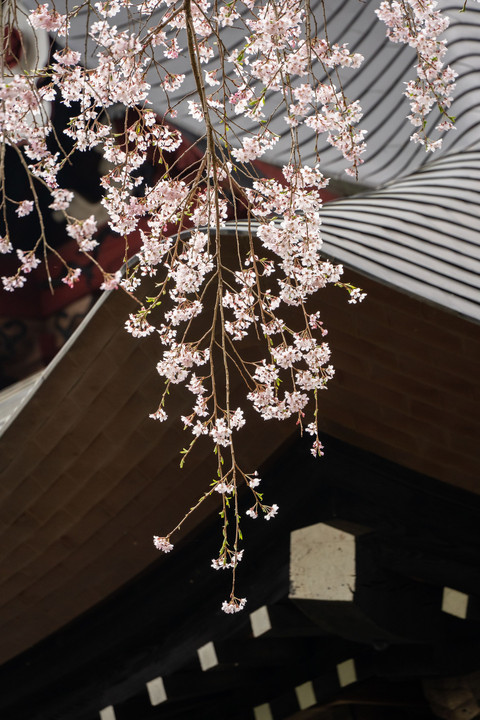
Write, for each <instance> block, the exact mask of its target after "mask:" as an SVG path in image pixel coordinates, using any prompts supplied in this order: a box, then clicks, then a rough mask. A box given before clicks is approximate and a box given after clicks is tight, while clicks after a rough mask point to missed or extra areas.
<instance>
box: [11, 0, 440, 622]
mask: <svg viewBox="0 0 480 720" xmlns="http://www.w3.org/2000/svg"><path fill="white" fill-rule="evenodd" d="M321 4H322V5H323V3H321ZM4 7H8V8H9V11H11V15H12V17H13V16H14V13H15V4H14V1H13V0H7V2H6V3H4ZM434 7H435V3H434V2H432V1H431V0H405V1H401V2H396V1H395V0H392V1H391V2H388V1H387V2H383V3H382V4H381V6H380V9H379V10H378V15H379V18H380V19H381V20H383V21H384V22H386V24H387V26H388V34H389V37H390V38H391V39H392V40H394V41H397V42H399V41H401V42H407V43H409V44H410V45H412V46H413V47H414V48H415V50H416V51H417V53H418V57H419V64H418V67H417V72H418V77H417V80H416V81H414V82H412V83H410V84H409V86H408V88H407V94H408V96H409V97H410V98H411V99H412V115H411V120H412V122H414V124H415V125H416V126H418V127H419V128H420V133H424V131H425V124H426V120H425V118H426V115H427V113H428V112H429V111H430V110H431V108H432V107H433V104H434V103H437V104H438V105H439V107H440V108H441V110H442V112H443V113H444V114H445V115H446V111H447V109H448V107H449V105H450V101H451V97H450V93H451V90H452V89H453V79H454V73H453V71H451V70H450V69H449V68H444V65H443V58H444V54H445V43H444V42H443V41H440V40H438V39H437V38H438V34H439V33H441V32H443V30H444V29H445V27H446V21H445V19H444V18H442V17H441V16H440V14H439V13H438V12H437V11H435V10H434ZM82 17H83V18H84V19H85V22H86V25H85V43H86V45H87V48H88V52H87V55H86V57H84V56H83V55H82V52H81V50H80V49H72V47H74V43H73V42H70V34H72V37H73V35H74V32H73V29H72V28H74V27H77V28H78V23H79V22H81V19H82ZM29 22H30V24H31V27H32V29H33V30H35V31H37V32H48V33H50V34H51V36H52V38H54V39H56V40H57V43H58V45H57V49H56V51H55V52H53V54H52V57H51V60H50V63H49V65H48V66H47V67H45V68H37V69H36V70H31V69H30V70H29V72H25V73H22V72H14V71H13V70H11V69H10V65H9V68H8V69H6V74H5V76H4V77H3V78H2V80H1V81H0V101H1V102H0V140H1V147H2V152H3V153H4V152H5V148H6V147H7V146H9V147H10V148H11V149H12V150H13V151H14V152H15V153H17V155H18V157H19V159H20V162H21V165H22V167H23V169H24V171H25V173H26V175H27V177H28V178H29V185H30V189H31V196H29V197H26V198H23V199H21V200H12V199H10V198H9V197H8V193H6V192H5V184H4V181H3V180H2V202H3V206H4V208H7V209H8V207H9V205H13V208H14V211H15V213H16V216H17V217H18V218H23V217H25V216H28V215H31V214H32V213H36V214H37V216H38V220H39V228H40V229H39V235H38V238H35V241H34V243H33V245H34V247H33V249H31V250H23V249H22V248H21V247H16V244H15V242H14V239H13V238H12V237H10V234H9V230H8V225H7V224H5V227H3V228H2V230H1V233H2V234H1V236H0V252H1V253H11V252H13V251H15V253H16V255H17V258H18V261H19V266H18V271H17V273H16V274H15V275H12V276H9V277H3V278H2V282H3V285H4V288H5V289H6V290H8V291H13V290H15V289H16V288H18V287H21V286H22V285H23V284H24V283H25V281H26V278H27V276H28V274H29V273H30V272H31V271H32V270H34V269H35V268H36V267H37V266H38V265H39V263H40V257H42V258H45V259H46V261H47V263H48V257H49V254H50V255H51V254H53V255H54V256H55V257H56V258H57V259H59V260H60V261H61V262H62V263H63V265H64V268H65V275H64V277H63V282H64V283H65V284H66V285H68V286H69V287H73V286H74V285H75V283H77V282H78V281H79V279H80V277H81V270H80V269H79V268H72V267H70V266H69V265H68V263H67V262H66V261H65V260H64V259H63V258H62V256H61V253H59V251H58V250H56V249H54V248H52V247H51V246H50V244H49V239H48V237H47V236H46V232H45V229H44V223H43V219H42V214H41V207H40V202H39V192H38V189H39V188H40V187H41V186H43V188H46V189H47V190H48V192H49V193H50V196H51V203H50V205H49V209H50V210H52V211H55V212H57V213H61V214H63V217H64V219H65V223H66V233H67V235H68V236H69V237H71V238H72V239H73V240H74V241H75V242H76V243H77V245H78V249H79V251H80V252H82V253H84V254H85V255H87V257H89V258H91V260H92V262H97V261H96V260H95V258H94V257H93V256H92V252H93V251H94V250H95V249H96V247H97V245H98V243H99V238H98V221H97V218H96V217H95V216H94V215H91V216H90V217H87V218H81V219H80V218H76V217H75V216H74V215H73V214H70V208H71V206H72V203H73V200H74V193H73V192H72V191H71V189H70V188H68V187H64V186H63V185H62V171H63V169H64V167H65V165H66V164H67V163H72V162H73V163H74V162H75V153H78V152H90V151H92V150H93V149H95V151H96V152H98V153H100V154H101V156H102V158H103V161H104V163H103V164H104V167H105V168H106V170H105V171H104V174H103V176H102V178H101V181H100V182H101V187H102V192H103V199H102V205H103V207H104V210H105V211H106V213H107V215H108V225H109V228H110V230H111V231H112V232H114V233H116V235H117V237H118V242H119V243H120V246H121V248H122V250H121V252H119V255H121V256H122V257H129V242H130V239H131V238H132V236H133V234H134V233H135V234H136V235H137V236H138V237H140V239H141V247H140V250H139V252H138V254H137V256H136V260H135V261H134V262H131V263H129V265H128V266H127V267H126V269H125V270H124V271H123V272H121V271H120V269H118V271H114V272H110V273H107V272H105V271H103V270H102V272H103V279H104V282H103V284H102V289H104V290H111V289H115V288H120V289H121V290H123V291H125V292H126V293H128V294H129V295H130V296H131V297H132V298H134V299H135V300H136V302H137V308H138V309H137V311H136V312H132V313H131V314H130V316H129V318H128V320H127V321H126V324H125V327H126V330H127V331H128V332H130V333H131V334H132V336H133V337H135V338H143V337H146V336H152V335H155V336H157V337H158V338H159V340H160V343H161V345H162V346H163V350H162V351H161V354H160V357H159V358H158V363H157V371H158V373H159V375H160V376H161V377H162V378H163V381H164V383H165V389H164V392H163V395H162V396H161V398H160V399H159V404H158V408H157V409H156V410H153V411H152V413H151V415H150V417H151V418H152V419H153V420H156V421H159V422H165V421H166V420H167V419H168V413H169V412H170V407H169V403H168V400H169V396H170V392H171V390H172V389H173V388H174V387H175V386H178V385H183V386H184V387H185V388H186V389H187V391H188V393H189V394H190V396H191V399H192V403H191V407H190V410H189V411H188V412H186V413H185V414H184V415H182V417H181V422H182V423H183V426H184V428H185V431H186V432H187V433H188V434H189V437H190V441H189V442H188V443H187V446H186V447H185V448H184V449H183V450H182V451H181V465H182V466H183V464H184V462H185V461H186V460H187V458H188V456H189V455H190V453H194V448H195V446H196V444H197V443H200V442H209V443H211V447H212V451H213V453H214V457H215V464H216V476H215V478H214V480H213V481H212V482H211V485H210V486H209V487H208V489H206V491H205V493H204V494H203V495H202V497H200V499H199V500H198V501H197V503H196V504H194V506H193V507H192V508H191V509H190V510H189V511H188V512H187V513H186V515H185V516H184V518H182V519H181V520H180V522H179V523H178V524H177V525H176V527H174V528H173V529H172V530H171V531H170V532H168V533H167V534H165V535H164V536H155V537H154V545H155V547H156V548H157V549H159V550H160V551H163V552H166V553H168V552H170V551H171V550H172V549H173V544H172V542H171V537H172V535H173V534H174V533H175V532H177V531H178V530H180V528H181V527H182V526H183V523H184V522H185V520H186V519H187V518H188V517H189V516H190V514H191V513H192V512H194V511H195V510H196V508H198V506H199V505H200V504H201V503H202V502H204V501H205V499H206V498H208V497H211V496H215V497H217V498H218V500H219V502H220V504H221V512H220V515H221V518H222V523H223V528H222V544H221V547H220V551H219V554H218V556H217V557H216V558H214V559H213V560H212V567H213V568H214V569H216V570H219V569H221V570H224V569H228V570H229V571H230V572H231V576H232V585H231V592H230V596H229V599H228V600H226V601H225V602H224V603H223V605H222V610H223V611H224V612H226V613H235V612H238V611H240V610H242V609H243V607H244V606H245V602H246V599H245V598H238V597H237V595H236V587H235V583H236V570H237V566H238V564H239V562H240V561H241V559H242V557H243V548H241V547H240V543H241V540H242V531H241V529H240V520H241V512H243V510H242V508H243V506H244V505H245V510H244V512H245V515H246V516H247V517H248V518H249V519H256V518H258V517H259V516H260V517H263V518H264V519H265V520H267V521H269V520H271V519H272V518H274V517H275V516H276V515H277V513H278V512H280V510H279V508H278V506H277V505H276V504H275V503H272V504H267V503H266V502H265V501H264V498H263V493H262V492H260V491H259V485H260V482H261V480H260V477H259V476H258V474H257V473H256V472H252V471H250V470H245V469H243V466H242V463H241V458H240V453H239V451H238V450H237V447H238V442H237V439H236V438H237V433H239V432H241V430H242V428H243V427H244V426H245V423H246V412H245V408H246V405H247V404H251V405H253V408H254V409H255V410H256V412H257V413H258V414H259V416H260V417H261V418H262V419H263V420H284V419H287V418H292V417H293V418H294V419H295V420H296V422H297V425H298V426H299V427H300V429H301V431H302V432H305V433H306V434H307V435H309V436H311V438H312V442H313V444H312V446H311V452H312V454H313V455H314V456H315V457H320V456H321V455H323V446H322V443H321V441H320V439H319V433H318V420H319V417H320V413H321V404H320V392H321V391H323V390H325V389H326V387H327V384H328V382H329V380H331V378H332V377H333V375H334V368H333V366H332V364H331V357H330V355H331V354H330V349H329V346H328V343H327V342H326V339H325V338H326V335H327V330H326V328H325V327H324V326H323V322H322V320H321V319H320V318H321V316H320V311H319V310H318V304H317V300H316V293H317V292H318V290H321V289H322V288H325V287H326V286H328V285H334V286H338V287H341V288H343V289H344V290H346V291H347V293H348V299H349V302H350V303H356V302H359V301H361V300H363V298H364V293H363V292H362V291H361V290H360V289H359V288H355V287H354V286H352V285H350V284H349V283H348V282H345V281H344V280H343V268H342V267H341V266H339V265H333V264H332V263H330V262H329V261H328V260H326V259H325V258H323V257H322V255H321V250H322V237H321V205H322V197H321V193H322V190H323V188H325V187H326V185H327V183H328V180H327V179H326V178H325V177H324V176H323V174H322V172H321V169H320V165H313V166H307V165H305V164H304V163H303V162H302V158H301V152H300V143H299V132H302V133H310V134H311V138H312V139H311V143H312V145H314V146H315V147H316V146H317V138H318V137H319V136H322V137H323V136H324V137H325V138H326V140H327V142H328V143H330V144H331V145H332V146H333V147H335V148H336V149H337V150H338V151H339V152H340V153H341V155H342V156H343V158H344V159H345V164H346V172H347V173H349V174H350V175H353V176H357V175H358V170H359V167H360V165H361V163H362V162H363V159H362V155H363V153H364V151H365V147H366V146H365V142H364V136H365V130H364V129H361V128H359V125H358V124H359V122H360V121H361V119H362V110H361V107H360V104H359V102H358V100H356V99H349V98H347V97H346V95H345V93H344V91H343V86H342V81H341V75H342V73H351V72H354V71H355V69H357V68H358V67H359V66H360V65H361V63H362V61H363V58H362V56H361V55H360V54H359V53H357V52H352V51H351V50H350V49H349V48H348V46H347V45H346V44H332V43H330V42H329V40H328V35H327V31H326V28H324V29H323V33H322V34H321V35H320V34H318V35H317V34H313V32H312V28H315V27H316V23H317V20H316V18H315V16H314V14H312V10H311V7H310V5H309V4H308V3H306V2H304V1H303V0H233V1H232V2H228V3H226V2H225V3H214V4H213V3H211V2H209V0H142V2H132V0H108V1H106V2H96V3H92V4H90V3H88V2H85V3H83V4H80V5H78V6H75V7H74V8H73V10H71V11H70V12H67V13H66V14H61V13H59V12H58V11H57V10H56V9H55V8H54V7H53V6H51V5H49V4H48V3H44V4H39V5H38V7H37V8H36V9H34V10H33V11H32V12H31V13H30V15H29ZM85 43H83V45H82V47H85ZM180 61H181V63H180V65H179V64H178V63H179V62H180ZM179 67H180V70H182V71H181V72H179ZM187 76H189V77H190V78H191V79H192V80H191V81H193V83H194V86H193V87H194V91H193V92H192V91H191V88H190V89H189V87H188V82H187ZM152 77H154V78H155V81H156V82H157V83H160V87H161V90H162V92H163V93H164V101H163V103H162V115H159V114H157V113H156V112H155V111H154V108H153V107H152V106H151V105H150V100H149V97H150V95H149V93H150V89H151V88H150V82H151V80H150V78H152ZM54 103H60V104H63V106H65V107H66V108H69V113H70V120H69V123H68V125H67V127H66V128H65V129H64V131H63V132H64V134H65V136H66V139H68V142H69V143H70V145H71V146H72V149H71V150H69V151H68V152H67V151H64V149H63V146H62V138H59V139H57V137H56V132H57V131H56V130H55V131H54V127H53V124H52V114H51V108H52V105H53V104H54ZM157 110H158V108H157ZM182 113H183V114H187V113H188V114H190V115H191V116H192V117H193V118H194V119H196V120H197V121H198V128H199V130H198V147H201V148H202V152H198V153H197V155H195V156H194V159H192V158H191V157H190V156H189V157H188V158H187V154H186V152H185V151H184V149H182V148H183V145H182V142H183V138H182V135H181V133H180V132H179V130H178V129H176V128H175V127H174V126H173V125H172V122H174V121H175V118H176V117H181V114H182ZM119 116H120V121H119V120H118V117H119ZM279 118H280V122H281V123H283V125H282V127H283V129H284V130H286V132H287V133H288V134H289V136H290V139H291V156H290V157H291V160H290V162H289V164H288V165H287V166H285V167H284V168H283V177H282V179H281V181H279V180H273V179H268V178H267V179H266V178H262V177H260V175H259V173H258V171H257V170H256V169H255V165H254V163H255V161H256V160H258V159H259V158H261V157H262V156H264V155H267V156H268V153H271V152H272V151H273V152H274V150H275V147H276V145H277V143H278V142H279V133H280V132H281V130H280V126H279V125H278V119H279ZM282 118H283V119H282ZM449 123H450V120H449V119H448V116H447V125H449ZM447 125H445V124H443V125H442V126H440V127H441V129H445V127H446V126H447ZM414 139H416V140H417V141H419V142H424V143H425V146H426V148H427V149H429V150H434V149H435V148H436V147H437V146H438V143H436V142H431V141H428V140H427V139H426V136H421V135H420V134H419V135H418V136H417V137H416V138H414ZM2 157H3V155H2ZM318 161H319V162H320V157H318ZM252 163H253V164H252ZM2 166H3V161H2ZM149 168H150V171H148V169H149ZM152 168H153V170H152ZM232 228H233V230H232ZM100 269H101V268H100ZM251 339H255V342H254V343H252V342H251V341H250V340H251ZM252 345H254V346H255V347H256V348H257V349H256V351H255V353H254V354H252ZM239 383H240V384H242V383H243V387H244V391H243V395H241V394H239V393H238V392H237V391H236V392H235V398H234V397H233V390H232V388H233V386H234V384H235V387H238V384H239ZM242 485H243V487H244V488H245V492H244V493H243V494H242V495H239V490H240V487H241V486H242ZM245 501H246V502H245Z"/></svg>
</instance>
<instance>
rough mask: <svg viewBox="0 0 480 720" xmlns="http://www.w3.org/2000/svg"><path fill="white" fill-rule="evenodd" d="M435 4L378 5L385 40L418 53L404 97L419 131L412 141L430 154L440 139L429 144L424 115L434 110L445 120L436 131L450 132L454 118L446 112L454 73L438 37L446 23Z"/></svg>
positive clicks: (405, 0) (392, 1)
mask: <svg viewBox="0 0 480 720" xmlns="http://www.w3.org/2000/svg"><path fill="white" fill-rule="evenodd" d="M436 6H437V2H435V0H401V1H399V0H385V1H384V2H382V3H381V5H380V7H379V8H378V10H376V13H377V16H378V18H379V19H380V20H382V21H383V22H384V23H385V24H386V25H387V28H388V29H387V36H388V38H389V39H390V40H391V41H392V42H395V43H405V44H407V45H410V46H411V47H413V48H414V49H415V51H416V53H417V57H418V64H417V66H416V70H417V77H416V78H415V80H411V81H410V82H409V83H408V84H407V87H406V90H405V95H406V96H407V97H408V98H409V100H410V109H411V114H410V115H409V116H408V119H409V120H410V122H411V123H412V125H414V126H415V127H418V128H419V130H418V131H417V132H414V133H413V134H412V136H411V138H410V139H411V140H412V141H413V142H416V143H420V144H421V145H424V146H425V149H426V150H427V151H430V152H433V151H434V150H437V149H438V148H440V147H441V145H442V139H441V138H440V139H438V140H431V139H430V138H429V137H428V135H427V132H426V126H427V115H428V114H429V113H430V112H431V110H432V109H433V108H434V107H436V108H438V109H439V110H440V112H441V113H442V114H443V116H444V119H443V120H442V122H441V123H439V124H438V125H437V126H436V129H437V130H450V129H451V128H452V127H453V122H454V118H452V117H451V116H450V115H449V113H448V111H449V108H450V106H451V104H452V99H453V98H452V93H453V91H454V90H455V78H456V77H457V73H456V72H455V71H454V70H453V69H452V68H451V67H449V66H448V65H447V66H446V67H445V64H444V58H445V54H446V52H447V44H446V41H445V40H439V39H438V38H439V36H440V35H441V34H442V33H444V32H445V30H446V29H447V28H448V25H449V22H450V21H449V19H448V17H446V16H445V15H442V13H441V12H440V11H439V10H436V9H435V8H436Z"/></svg>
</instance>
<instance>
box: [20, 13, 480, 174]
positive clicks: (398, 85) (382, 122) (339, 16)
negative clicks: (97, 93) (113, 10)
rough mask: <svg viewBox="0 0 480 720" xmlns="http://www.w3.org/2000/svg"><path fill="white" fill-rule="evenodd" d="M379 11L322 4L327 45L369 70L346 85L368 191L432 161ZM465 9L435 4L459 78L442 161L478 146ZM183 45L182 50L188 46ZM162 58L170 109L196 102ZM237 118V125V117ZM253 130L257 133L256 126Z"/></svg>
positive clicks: (403, 55)
mask: <svg viewBox="0 0 480 720" xmlns="http://www.w3.org/2000/svg"><path fill="white" fill-rule="evenodd" d="M36 4H37V3H36V0H26V5H27V6H29V7H35V6H36ZM74 4H76V3H75V2H74V0H66V5H67V6H68V7H70V8H72V7H73V5H74ZM379 4H380V3H379V0H365V1H364V2H358V0H325V7H326V15H327V29H328V37H329V40H330V42H332V43H336V42H338V43H343V42H347V43H348V44H349V47H350V49H351V50H352V51H355V52H360V53H361V54H362V55H363V56H364V57H365V61H364V63H363V64H362V66H361V67H360V68H359V69H358V70H345V71H344V72H343V73H342V76H341V77H342V85H343V87H344V90H345V93H346V96H347V97H348V98H349V99H350V100H355V99H359V100H360V104H361V106H362V108H363V112H364V117H363V119H362V121H361V123H360V126H361V127H362V128H365V129H366V130H367V131H368V135H367V137H366V140H367V145H368V149H367V152H366V153H365V155H364V156H363V157H364V160H365V164H364V165H363V166H362V168H361V173H360V180H361V182H362V183H364V184H366V185H368V186H370V187H373V186H376V185H380V184H383V183H385V182H389V181H391V180H393V179H394V178H397V177H399V176H400V175H406V174H408V173H411V172H413V171H415V170H417V169H418V168H419V167H420V166H422V165H424V164H425V163H427V162H429V161H431V159H432V158H431V155H430V154H426V153H425V152H424V150H423V148H422V147H421V146H419V145H414V144H413V143H411V142H410V140H409V138H410V135H411V133H412V131H413V128H412V126H411V125H410V124H409V123H408V121H407V120H406V116H407V115H408V114H409V112H410V110H409V103H408V101H407V99H406V98H405V97H404V96H403V94H402V93H403V88H404V83H406V82H408V81H409V80H411V79H413V78H414V77H415V69H414V65H415V62H416V54H415V52H414V50H413V49H412V48H410V47H406V46H404V45H403V44H394V43H392V42H390V41H389V40H387V38H386V34H385V26H384V24H383V23H380V22H379V21H378V20H377V17H376V15H375V10H376V8H377V7H378V6H379ZM462 5H463V2H462V0H439V2H438V8H439V9H440V10H442V11H444V12H445V13H446V14H447V15H448V16H449V17H450V20H451V23H450V27H449V28H448V30H447V31H446V33H445V36H444V37H445V38H446V40H447V42H448V53H447V57H446V62H447V63H448V64H450V65H451V66H452V67H453V68H454V69H455V71H456V72H457V73H458V78H457V88H456V91H455V93H454V104H453V106H452V108H451V114H452V115H453V116H456V117H457V123H456V127H457V130H456V131H450V132H447V133H444V145H443V149H442V151H441V152H442V153H444V154H445V153H447V152H448V153H450V152H452V151H455V152H459V151H461V150H465V149H466V148H467V147H469V146H470V145H471V144H472V143H474V142H477V141H478V140H479V139H480V109H479V105H478V88H479V87H480V7H479V6H478V5H477V4H476V3H474V2H469V3H468V4H467V8H466V11H465V12H464V13H460V12H459V10H460V9H461V7H462ZM311 7H312V11H313V13H314V15H315V17H316V21H317V27H318V35H319V36H320V37H322V36H324V34H325V29H324V24H323V19H322V18H323V13H322V3H321V2H320V0H312V3H311ZM162 8H163V6H162ZM86 12H87V9H86V8H84V9H83V10H81V11H80V13H78V16H77V17H76V18H75V19H73V20H72V35H71V38H70V40H69V44H70V47H72V48H73V49H76V50H78V51H79V52H81V53H82V55H83V54H84V48H85V21H86V18H85V13H86ZM88 12H89V13H90V15H89V19H90V23H91V22H93V20H94V18H93V16H92V15H91V10H88ZM129 12H131V10H130V11H129ZM161 14H163V9H162V10H161V11H154V12H153V13H152V15H151V17H149V18H148V20H147V21H146V22H147V25H148V26H151V27H153V26H154V25H155V23H157V22H158V20H159V17H160V15H161ZM95 19H96V18H95ZM114 24H115V25H116V26H117V27H118V29H119V30H124V29H127V28H128V27H129V19H128V14H127V11H126V10H123V11H122V13H120V14H118V15H116V16H115V18H114ZM240 35H241V37H242V42H243V35H242V34H241V33H240ZM238 37H239V35H238V32H235V31H232V30H230V29H229V28H228V27H227V28H224V29H223V30H222V38H223V39H224V41H225V44H226V46H227V48H228V49H229V50H233V48H234V47H235V43H238ZM181 40H182V42H183V38H181ZM96 52H97V50H96V48H95V46H94V44H93V43H91V42H90V43H89V46H88V53H87V59H86V61H87V64H91V63H92V62H93V58H94V56H95V54H96ZM157 55H158V59H159V60H160V62H161V65H162V68H163V69H164V70H165V72H172V73H176V74H180V73H183V74H185V75H186V79H185V81H184V83H183V85H182V87H181V89H180V90H178V91H177V92H174V93H170V100H171V103H172V106H173V105H174V104H175V103H176V102H177V101H179V100H180V98H182V97H184V96H186V97H187V98H190V99H191V97H192V93H193V94H195V84H194V79H193V75H192V72H191V68H190V67H189V64H188V62H187V60H186V57H183V56H182V55H181V56H179V57H178V58H176V59H174V60H167V59H165V58H164V57H163V51H162V48H158V49H157ZM211 65H212V67H211V68H210V66H209V65H208V66H207V65H206V66H204V67H205V69H212V68H213V67H214V64H213V63H211ZM315 73H316V75H317V77H318V78H319V80H321V81H322V80H325V76H324V75H323V74H322V70H321V69H319V68H318V67H317V68H316V69H315ZM147 79H148V81H149V82H150V84H151V86H152V89H151V94H150V100H151V102H152V104H153V105H152V106H153V107H154V108H155V109H156V110H157V112H159V113H162V112H164V111H165V110H166V100H165V94H164V93H163V91H162V90H161V85H160V80H159V75H158V71H157V69H156V68H154V67H152V68H151V69H150V71H149V73H148V75H147ZM302 82H305V78H298V79H297V81H296V83H297V84H301V83H302ZM266 100H267V102H266V109H265V114H266V116H268V113H269V109H270V111H271V112H274V113H276V116H275V119H274V121H273V125H272V129H273V130H274V131H275V132H277V133H278V134H280V135H281V140H280V142H279V143H278V144H277V145H276V146H275V148H274V149H273V150H272V151H270V153H269V154H267V155H266V156H265V158H264V159H266V160H267V161H268V162H273V163H275V164H277V165H283V164H285V163H287V162H289V158H290V129H289V126H288V125H287V124H286V123H285V121H284V119H283V116H284V115H285V109H284V108H279V109H278V108H277V102H278V98H277V94H276V93H273V94H272V93H270V96H268V94H267V98H266ZM177 110H178V116H177V119H176V120H175V122H177V124H178V126H179V127H180V128H181V129H183V130H185V131H187V132H189V133H191V134H192V135H193V136H198V135H199V134H201V132H202V125H201V124H200V123H198V121H197V120H194V119H193V118H192V116H191V115H188V112H187V106H186V103H183V104H181V105H179V106H178V107H177ZM234 117H236V119H237V120H238V116H234ZM439 118H440V115H439V113H438V112H432V127H434V125H436V124H437V122H438V120H439ZM233 126H234V125H233V124H232V127H233ZM251 128H252V130H254V126H253V125H252V126H251ZM298 131H299V144H300V148H301V151H302V157H303V162H305V163H309V164H311V163H312V162H313V163H314V162H316V157H315V154H314V142H313V136H312V133H311V132H310V131H308V132H306V128H305V126H300V127H299V128H298ZM437 135H438V133H437ZM433 137H435V131H434V134H433ZM319 150H320V156H321V165H322V169H323V171H324V173H325V174H326V175H328V176H330V177H333V178H337V179H338V178H340V179H346V176H345V174H344V168H345V167H346V164H345V161H344V160H343V159H342V157H341V155H340V153H339V152H338V151H337V150H335V149H334V148H332V147H331V146H330V145H329V144H328V143H327V141H326V139H325V138H324V137H323V136H322V137H320V145H319Z"/></svg>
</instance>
